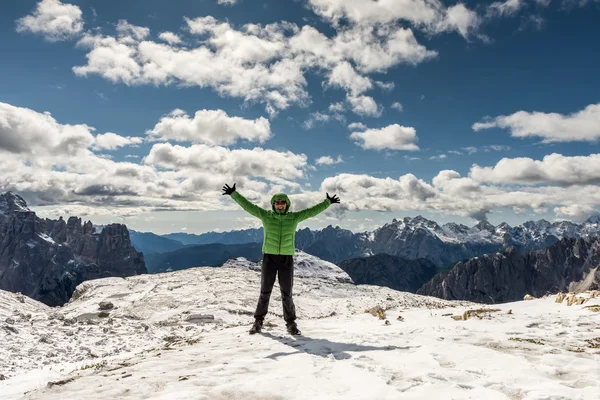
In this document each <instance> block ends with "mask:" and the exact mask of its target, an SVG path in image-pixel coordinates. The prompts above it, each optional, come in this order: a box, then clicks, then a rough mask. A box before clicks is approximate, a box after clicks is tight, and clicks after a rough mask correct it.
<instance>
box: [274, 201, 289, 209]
mask: <svg viewBox="0 0 600 400" xmlns="http://www.w3.org/2000/svg"><path fill="white" fill-rule="evenodd" d="M285 207H287V203H286V202H285V200H283V199H278V200H275V209H277V210H281V211H283V210H285Z"/></svg>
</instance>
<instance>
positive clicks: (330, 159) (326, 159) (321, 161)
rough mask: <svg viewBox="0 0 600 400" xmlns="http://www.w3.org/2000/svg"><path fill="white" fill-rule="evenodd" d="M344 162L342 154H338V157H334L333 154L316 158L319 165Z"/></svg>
mask: <svg viewBox="0 0 600 400" xmlns="http://www.w3.org/2000/svg"><path fill="white" fill-rule="evenodd" d="M342 162H344V160H343V159H342V156H338V157H337V159H333V157H331V156H321V157H319V158H317V159H316V161H315V164H318V165H333V164H339V163H342Z"/></svg>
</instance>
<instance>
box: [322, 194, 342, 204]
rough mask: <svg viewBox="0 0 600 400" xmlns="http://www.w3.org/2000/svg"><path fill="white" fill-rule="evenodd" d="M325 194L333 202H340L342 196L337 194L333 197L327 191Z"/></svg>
mask: <svg viewBox="0 0 600 400" xmlns="http://www.w3.org/2000/svg"><path fill="white" fill-rule="evenodd" d="M325 194H326V195H327V198H328V199H329V201H331V204H333V203H339V202H340V198H339V197H336V196H335V194H334V195H333V196H332V197H330V196H329V193H325Z"/></svg>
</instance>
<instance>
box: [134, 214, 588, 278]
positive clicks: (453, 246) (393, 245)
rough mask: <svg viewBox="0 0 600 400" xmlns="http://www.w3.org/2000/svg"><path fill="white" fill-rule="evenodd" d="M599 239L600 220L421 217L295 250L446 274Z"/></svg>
mask: <svg viewBox="0 0 600 400" xmlns="http://www.w3.org/2000/svg"><path fill="white" fill-rule="evenodd" d="M599 234H600V217H599V216H597V215H596V216H592V217H590V218H588V219H587V220H586V221H585V222H583V223H581V224H576V223H573V222H569V221H560V222H554V223H550V222H548V221H546V220H543V219H542V220H538V221H527V222H525V223H523V224H521V225H517V226H513V227H511V226H509V225H508V224H506V223H501V224H499V225H497V226H494V225H492V224H490V223H489V222H488V221H480V222H479V223H478V224H476V225H474V226H472V227H468V226H466V225H463V224H456V223H447V224H444V225H439V224H437V223H436V222H435V221H431V220H428V219H426V218H423V217H422V216H417V217H414V218H410V217H405V218H403V219H394V220H392V222H390V223H387V224H385V225H383V226H381V227H379V228H377V229H375V230H373V231H366V232H358V233H354V232H352V231H350V230H347V229H342V228H340V227H339V226H336V227H333V226H331V225H329V226H328V227H326V228H324V229H322V230H311V229H309V228H304V229H299V230H298V231H297V232H296V248H298V249H300V250H303V251H305V252H307V253H309V254H312V255H314V256H317V257H319V258H321V259H323V260H326V261H329V262H333V263H336V264H337V263H340V262H341V261H344V260H347V259H351V258H359V257H368V256H370V255H375V254H389V255H394V256H399V257H402V258H404V259H407V260H414V259H419V258H424V259H427V260H429V261H431V262H432V263H434V264H435V265H436V266H437V267H438V268H445V269H447V268H449V267H451V266H452V265H453V264H454V263H455V262H457V261H460V260H465V259H470V258H473V257H478V256H481V255H483V254H489V253H495V252H498V251H504V250H507V249H509V248H514V249H515V250H517V251H518V252H521V253H525V252H527V251H532V250H541V249H545V248H546V247H548V246H550V245H552V244H554V243H556V242H557V241H559V240H561V239H562V238H577V237H583V238H588V237H595V236H598V235H599ZM141 235H142V234H139V233H136V234H132V243H133V245H134V246H135V247H136V248H137V249H138V250H140V249H144V248H147V247H152V248H155V249H158V248H168V247H170V248H173V247H176V246H178V245H177V243H180V244H179V246H180V248H184V247H186V246H190V245H198V244H204V245H206V244H214V243H221V244H231V245H235V244H245V243H262V237H263V230H262V228H258V229H256V228H253V229H244V230H236V231H230V232H208V233H204V234H200V235H194V234H189V233H172V234H168V235H164V236H160V235H155V234H146V235H148V236H141ZM149 240H154V241H155V242H160V241H161V240H163V242H161V245H160V246H157V245H156V244H154V246H149V245H148V244H149V243H150V242H149ZM173 240H176V241H177V242H173ZM173 250H175V249H173ZM140 251H141V250H140Z"/></svg>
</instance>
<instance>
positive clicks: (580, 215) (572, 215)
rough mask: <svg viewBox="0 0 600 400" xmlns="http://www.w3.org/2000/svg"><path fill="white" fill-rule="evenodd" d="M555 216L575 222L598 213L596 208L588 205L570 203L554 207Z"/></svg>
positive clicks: (582, 220)
mask: <svg viewBox="0 0 600 400" xmlns="http://www.w3.org/2000/svg"><path fill="white" fill-rule="evenodd" d="M554 213H555V214H556V216H557V217H559V218H562V219H568V220H571V221H575V222H580V223H581V222H584V221H585V220H586V219H588V218H589V217H590V216H592V215H598V214H599V213H598V209H597V208H595V207H592V206H589V205H580V204H572V205H569V206H563V207H555V208H554Z"/></svg>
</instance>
